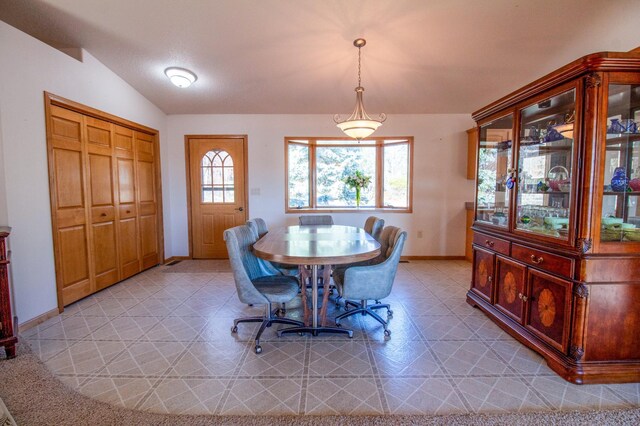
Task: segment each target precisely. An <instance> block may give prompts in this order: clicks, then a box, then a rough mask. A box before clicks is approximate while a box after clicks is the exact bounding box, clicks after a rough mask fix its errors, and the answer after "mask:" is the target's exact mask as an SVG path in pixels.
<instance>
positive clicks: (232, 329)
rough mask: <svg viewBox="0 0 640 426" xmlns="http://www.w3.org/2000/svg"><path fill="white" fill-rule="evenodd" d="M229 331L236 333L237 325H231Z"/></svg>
mask: <svg viewBox="0 0 640 426" xmlns="http://www.w3.org/2000/svg"><path fill="white" fill-rule="evenodd" d="M231 332H232V333H237V332H238V326H237V325H234V326H233V327H231Z"/></svg>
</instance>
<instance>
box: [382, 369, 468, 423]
mask: <svg viewBox="0 0 640 426" xmlns="http://www.w3.org/2000/svg"><path fill="white" fill-rule="evenodd" d="M381 381H382V389H383V390H384V393H385V396H386V400H387V404H388V405H389V411H390V412H391V413H393V414H416V413H431V414H438V415H445V414H458V413H466V412H467V409H466V408H465V406H464V403H463V402H462V400H461V399H460V397H459V396H458V394H457V393H456V390H455V388H454V387H453V386H452V385H451V383H450V382H449V380H448V379H445V378H428V379H413V378H401V377H397V378H383V379H382V380H381Z"/></svg>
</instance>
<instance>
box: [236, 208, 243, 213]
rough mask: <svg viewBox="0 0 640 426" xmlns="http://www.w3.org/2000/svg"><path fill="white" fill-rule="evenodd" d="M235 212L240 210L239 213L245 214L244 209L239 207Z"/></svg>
mask: <svg viewBox="0 0 640 426" xmlns="http://www.w3.org/2000/svg"><path fill="white" fill-rule="evenodd" d="M235 210H238V211H239V212H243V211H244V209H243V208H242V207H238V208H237V209H235Z"/></svg>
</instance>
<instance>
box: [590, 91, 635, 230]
mask: <svg viewBox="0 0 640 426" xmlns="http://www.w3.org/2000/svg"><path fill="white" fill-rule="evenodd" d="M606 141H607V142H606V150H605V157H604V185H603V196H602V216H601V227H600V241H619V242H623V241H624V242H627V241H640V202H639V201H640V84H611V85H609V102H608V108H607V137H606Z"/></svg>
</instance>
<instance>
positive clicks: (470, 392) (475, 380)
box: [454, 377, 552, 413]
mask: <svg viewBox="0 0 640 426" xmlns="http://www.w3.org/2000/svg"><path fill="white" fill-rule="evenodd" d="M454 382H455V383H456V386H457V387H458V390H459V391H460V392H461V393H462V395H463V397H464V398H465V399H466V401H467V402H468V403H469V404H470V405H471V407H472V409H473V411H474V412H485V413H491V412H529V411H546V410H551V409H552V408H551V407H550V406H549V405H548V404H546V403H545V401H544V400H543V399H542V398H540V397H539V396H538V395H537V394H536V393H535V392H534V391H533V389H532V388H531V387H530V386H529V385H528V384H527V383H524V382H523V381H522V380H521V379H519V378H517V377H514V378H510V377H469V378H464V379H454Z"/></svg>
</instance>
